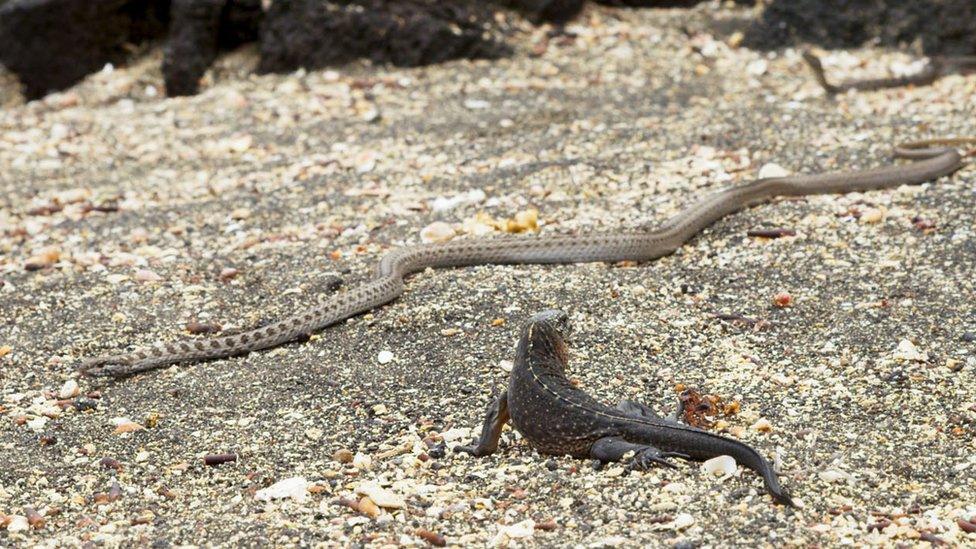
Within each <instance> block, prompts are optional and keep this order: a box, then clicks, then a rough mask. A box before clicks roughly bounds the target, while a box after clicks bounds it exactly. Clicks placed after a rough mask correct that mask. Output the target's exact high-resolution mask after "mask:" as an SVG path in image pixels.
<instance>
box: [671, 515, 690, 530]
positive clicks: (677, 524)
mask: <svg viewBox="0 0 976 549" xmlns="http://www.w3.org/2000/svg"><path fill="white" fill-rule="evenodd" d="M694 523H695V517H693V516H691V515H690V514H689V513H678V516H676V517H674V522H672V523H671V527H672V528H674V529H675V530H684V529H685V528H687V527H689V526H691V525H692V524H694Z"/></svg>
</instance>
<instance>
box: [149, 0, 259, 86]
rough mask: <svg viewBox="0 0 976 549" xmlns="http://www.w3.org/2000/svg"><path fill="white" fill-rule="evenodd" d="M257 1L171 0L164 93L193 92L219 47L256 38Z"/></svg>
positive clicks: (164, 64)
mask: <svg viewBox="0 0 976 549" xmlns="http://www.w3.org/2000/svg"><path fill="white" fill-rule="evenodd" d="M263 15H264V14H263V11H262V9H261V1H260V0H173V4H172V7H171V22H170V29H169V35H168V36H167V38H166V48H165V53H164V56H163V77H164V79H165V81H166V95H168V96H170V97H172V96H176V95H193V94H195V93H197V91H198V90H199V87H200V78H201V77H202V76H203V73H204V72H206V70H207V68H208V67H210V65H211V63H213V61H214V59H216V58H217V53H218V52H219V51H220V50H229V49H233V48H235V47H237V46H239V45H241V44H243V43H245V42H251V41H254V40H256V39H257V37H258V28H259V26H260V24H261V20H262V19H263Z"/></svg>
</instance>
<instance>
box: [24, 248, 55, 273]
mask: <svg viewBox="0 0 976 549" xmlns="http://www.w3.org/2000/svg"><path fill="white" fill-rule="evenodd" d="M60 259H61V250H60V249H59V248H57V247H55V246H48V247H46V248H44V249H42V250H41V251H39V252H38V253H36V254H34V255H32V256H31V257H30V258H28V259H27V261H25V262H24V269H27V270H28V271H39V270H41V269H44V268H46V267H50V266H52V265H54V264H55V263H57V262H58V261H59V260H60Z"/></svg>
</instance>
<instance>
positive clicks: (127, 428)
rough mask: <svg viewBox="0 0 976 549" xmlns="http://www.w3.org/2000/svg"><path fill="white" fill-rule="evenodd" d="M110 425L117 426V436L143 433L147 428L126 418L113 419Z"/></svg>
mask: <svg viewBox="0 0 976 549" xmlns="http://www.w3.org/2000/svg"><path fill="white" fill-rule="evenodd" d="M109 423H111V424H112V425H114V426H115V434H117V435H121V434H123V433H132V432H135V431H141V430H142V429H145V427H143V426H142V425H140V424H138V423H136V422H134V421H132V420H131V419H129V418H125V417H117V418H113V419H112V420H111V421H109Z"/></svg>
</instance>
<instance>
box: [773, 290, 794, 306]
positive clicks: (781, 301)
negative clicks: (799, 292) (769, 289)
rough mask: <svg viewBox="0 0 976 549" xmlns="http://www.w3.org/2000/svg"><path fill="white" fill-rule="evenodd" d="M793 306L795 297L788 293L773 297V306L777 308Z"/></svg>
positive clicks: (780, 293)
mask: <svg viewBox="0 0 976 549" xmlns="http://www.w3.org/2000/svg"><path fill="white" fill-rule="evenodd" d="M792 304H793V296H792V295H790V294H789V293H788V292H779V293H777V294H776V295H774V296H773V305H775V306H777V307H781V308H782V307H789V306H790V305H792Z"/></svg>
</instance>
